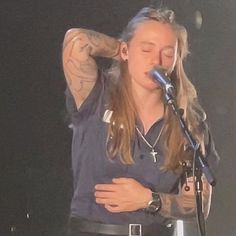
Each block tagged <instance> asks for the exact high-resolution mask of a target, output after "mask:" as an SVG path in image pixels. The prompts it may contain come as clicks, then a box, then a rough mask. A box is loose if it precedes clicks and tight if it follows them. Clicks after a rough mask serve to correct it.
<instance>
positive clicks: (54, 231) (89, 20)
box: [0, 0, 236, 236]
mask: <svg viewBox="0 0 236 236" xmlns="http://www.w3.org/2000/svg"><path fill="white" fill-rule="evenodd" d="M150 2H151V1H148V0H146V1H145V0H129V1H124V0H123V1H122V0H50V1H46V0H41V1H39V0H33V1H32V0H31V1H30V0H18V1H16V0H15V1H14V0H1V2H0V89H1V93H0V101H1V106H0V112H1V116H0V121H1V122H0V127H1V138H0V140H1V142H0V148H1V149H0V150H1V152H0V154H1V155H0V235H4V236H5V235H40V236H41V235H62V232H63V228H64V225H65V222H66V220H67V215H68V209H69V202H70V198H71V186H72V179H71V170H70V143H71V131H70V130H69V129H68V127H67V118H66V111H65V104H64V94H63V93H64V89H65V82H64V77H63V71H62V66H61V45H62V41H63V37H64V34H65V32H66V30H67V29H69V28H71V27H86V28H92V29H95V30H98V31H102V32H104V33H107V34H109V35H112V36H117V35H118V34H119V33H120V30H121V29H122V28H123V27H124V26H125V24H126V22H127V21H128V19H129V18H130V17H131V16H133V15H134V13H136V12H137V10H139V9H140V8H141V7H143V6H145V5H148V4H149V3H150ZM152 2H154V1H152ZM159 2H160V1H159ZM162 2H164V4H166V5H168V6H169V7H171V8H174V9H175V10H176V12H177V18H178V19H179V21H180V22H181V23H183V24H184V25H185V26H186V27H187V28H188V30H189V33H190V38H189V41H190V51H191V54H190V56H189V62H188V64H186V67H187V71H188V75H189V76H190V77H191V78H192V81H193V82H194V83H195V84H196V86H197V89H198V91H199V95H200V97H201V102H202V104H203V106H204V107H205V109H206V111H207V114H208V120H209V123H210V127H211V129H212V133H213V135H214V137H215V142H216V146H217V149H218V151H219V153H220V156H221V159H222V160H221V163H220V166H219V172H218V175H217V179H218V184H217V187H216V188H215V189H214V198H213V204H212V209H211V215H210V217H209V219H208V221H207V228H208V235H210V236H214V235H228V236H234V235H236V226H235V224H234V222H235V216H236V214H235V212H236V205H235V203H234V201H235V199H236V190H235V189H236V188H235V182H234V180H235V178H236V174H235V168H236V162H235V155H234V149H235V144H236V143H235V140H236V139H235V131H236V122H235V121H236V120H235V113H236V99H235V98H236V95H235V92H236V75H235V73H236V66H235V65H236V46H235V38H236V37H235V36H236V27H235V25H234V24H235V22H236V14H235V12H236V2H235V1H234V0H218V1H217V0H198V1H195V0H178V1H177V0H172V1H170V0H169V1H164V0H163V1H162ZM197 10H198V11H200V12H201V14H202V17H203V24H202V27H201V28H200V29H197V28H196V26H195V17H194V16H195V13H196V11H197Z"/></svg>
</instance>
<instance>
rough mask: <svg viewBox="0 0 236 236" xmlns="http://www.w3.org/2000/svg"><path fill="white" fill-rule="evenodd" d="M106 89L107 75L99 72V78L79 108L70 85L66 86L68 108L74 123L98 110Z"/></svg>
mask: <svg viewBox="0 0 236 236" xmlns="http://www.w3.org/2000/svg"><path fill="white" fill-rule="evenodd" d="M104 91H105V76H104V75H103V74H101V73H99V76H98V79H97V81H96V83H95V85H94V87H93V88H92V91H91V92H90V94H89V95H88V97H87V98H86V99H85V101H84V102H83V103H82V105H81V106H80V108H79V109H78V108H77V106H76V103H75V99H74V97H73V95H72V93H71V91H70V89H69V87H67V88H66V91H65V96H66V109H67V111H68V113H69V117H70V119H71V122H72V124H77V123H79V122H80V121H81V119H85V118H86V117H88V116H90V115H92V114H95V113H96V112H98V110H99V105H101V103H102V101H101V100H102V99H103V97H104Z"/></svg>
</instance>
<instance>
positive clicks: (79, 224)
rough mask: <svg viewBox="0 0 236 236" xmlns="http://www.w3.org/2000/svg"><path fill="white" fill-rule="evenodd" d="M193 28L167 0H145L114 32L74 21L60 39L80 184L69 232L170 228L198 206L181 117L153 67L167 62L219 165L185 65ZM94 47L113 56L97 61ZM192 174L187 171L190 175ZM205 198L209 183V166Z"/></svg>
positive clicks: (200, 137)
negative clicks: (149, 2) (157, 0)
mask: <svg viewBox="0 0 236 236" xmlns="http://www.w3.org/2000/svg"><path fill="white" fill-rule="evenodd" d="M187 54H188V45H187V32H186V29H185V28H184V27H183V26H181V25H179V24H178V23H176V21H175V19H174V12H173V11H172V10H169V9H160V8H154V7H144V8H143V9H141V10H140V11H139V12H138V13H137V15H136V16H134V18H132V19H131V20H130V21H129V23H128V25H127V27H126V28H125V29H124V30H123V32H122V34H121V37H120V38H119V39H115V38H112V37H109V36H107V35H105V34H102V33H98V32H95V31H93V30H87V29H81V28H74V29H70V30H69V31H68V32H67V33H66V35H65V38H64V42H63V68H64V73H65V78H66V81H67V85H68V89H67V90H66V103H67V108H68V111H69V113H70V116H71V121H72V127H73V141H72V169H73V177H74V178H73V185H74V193H73V198H72V202H71V213H70V219H69V226H68V235H69V236H75V235H132V236H137V235H161V236H165V235H172V233H173V224H171V222H172V220H173V219H179V218H181V219H184V218H191V217H194V216H195V212H196V206H195V192H194V191H195V190H194V184H193V177H191V175H188V174H187V175H186V173H187V172H185V171H184V170H185V169H186V168H184V165H183V164H184V163H191V160H192V159H193V152H192V151H191V149H190V148H189V147H188V145H187V142H186V139H185V138H184V136H183V134H182V131H181V129H180V125H179V123H178V120H177V119H176V117H175V115H174V114H173V112H172V111H171V108H170V107H169V106H168V104H167V103H166V102H165V99H164V98H163V93H164V92H163V89H162V87H161V85H160V83H158V82H157V81H154V79H153V78H152V76H151V75H150V71H151V70H152V69H153V68H154V67H155V68H156V67H160V68H161V69H163V70H164V71H165V72H166V73H167V74H168V77H169V78H170V80H171V83H172V84H173V86H174V88H175V93H176V103H177V104H178V106H179V107H180V108H181V109H182V111H183V118H184V120H185V121H186V123H187V125H188V127H189V129H190V130H191V131H192V133H193V136H194V138H195V139H196V140H197V142H198V143H199V145H200V149H201V152H202V153H203V155H204V157H205V158H206V159H207V161H208V162H209V165H210V166H211V167H212V168H213V169H214V166H215V165H216V163H217V160H218V155H217V153H216V151H215V147H214V142H213V140H212V138H211V135H210V132H209V128H208V126H207V123H206V115H205V112H204V110H203V109H202V108H201V106H200V104H199V103H198V99H197V94H196V90H195V88H194V86H193V84H192V83H191V82H190V80H189V79H188V78H187V75H186V73H185V71H184V67H183V60H184V58H185V57H186V56H187ZM97 57H107V58H110V59H111V60H112V62H113V63H112V64H111V66H110V68H109V69H108V70H104V69H103V68H98V66H97V63H96V58H97ZM184 176H185V178H184ZM202 181H203V207H204V215H205V217H207V216H208V214H209V209H210V203H211V195H212V187H211V185H210V184H209V183H208V182H207V180H206V178H205V177H204V175H203V176H202Z"/></svg>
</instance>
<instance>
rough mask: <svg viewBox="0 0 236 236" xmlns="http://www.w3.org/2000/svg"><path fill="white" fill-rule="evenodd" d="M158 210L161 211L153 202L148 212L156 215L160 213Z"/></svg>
mask: <svg viewBox="0 0 236 236" xmlns="http://www.w3.org/2000/svg"><path fill="white" fill-rule="evenodd" d="M158 209H159V206H157V205H156V204H155V203H154V202H151V203H150V204H149V206H148V211H149V212H150V213H155V212H157V211H158Z"/></svg>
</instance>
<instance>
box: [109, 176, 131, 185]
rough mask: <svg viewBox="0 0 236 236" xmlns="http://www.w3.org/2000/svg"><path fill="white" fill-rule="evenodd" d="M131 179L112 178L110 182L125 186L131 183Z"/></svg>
mask: <svg viewBox="0 0 236 236" xmlns="http://www.w3.org/2000/svg"><path fill="white" fill-rule="evenodd" d="M132 180H133V179H132V178H124V177H122V178H113V179H112V182H113V183H115V184H125V183H129V182H130V181H132Z"/></svg>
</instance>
